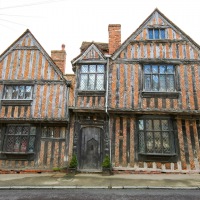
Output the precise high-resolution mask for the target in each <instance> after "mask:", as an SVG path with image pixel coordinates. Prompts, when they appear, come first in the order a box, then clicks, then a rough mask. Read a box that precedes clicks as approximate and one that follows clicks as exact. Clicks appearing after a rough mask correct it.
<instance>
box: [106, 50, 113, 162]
mask: <svg viewBox="0 0 200 200" xmlns="http://www.w3.org/2000/svg"><path fill="white" fill-rule="evenodd" d="M105 57H106V58H107V67H106V103H105V104H106V105H105V112H106V114H107V115H108V135H109V146H110V148H109V151H110V152H109V154H110V161H111V164H112V157H111V156H112V154H111V134H110V131H109V130H110V116H109V113H108V81H109V59H110V57H111V55H109V54H107V55H105Z"/></svg>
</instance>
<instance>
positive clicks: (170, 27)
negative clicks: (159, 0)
mask: <svg viewBox="0 0 200 200" xmlns="http://www.w3.org/2000/svg"><path fill="white" fill-rule="evenodd" d="M149 28H164V29H166V30H167V31H166V36H165V38H166V40H186V41H188V42H189V43H190V45H191V47H192V48H193V50H194V51H195V50H196V51H199V50H200V46H199V45H198V44H197V43H196V42H195V41H194V40H192V39H191V38H190V37H189V36H188V35H187V34H185V33H184V32H183V31H182V30H181V29H180V28H179V27H177V26H176V25H175V24H174V23H173V22H172V21H170V20H169V19H168V18H167V17H166V16H165V15H164V14H163V13H161V12H160V11H159V10H158V9H157V8H156V9H155V10H154V11H153V13H151V14H150V15H149V17H147V19H146V20H145V21H144V22H143V23H142V24H141V25H140V26H139V28H138V29H137V30H136V31H135V32H133V33H132V34H131V35H130V36H129V37H128V38H127V40H125V41H124V42H123V44H122V45H121V46H120V47H119V48H118V49H117V50H116V51H115V52H114V53H113V56H112V59H116V58H117V57H118V56H119V55H120V53H121V52H122V51H123V50H124V49H125V48H126V47H127V46H128V45H129V44H130V43H131V42H133V41H144V40H148V39H149V38H148V29H149Z"/></svg>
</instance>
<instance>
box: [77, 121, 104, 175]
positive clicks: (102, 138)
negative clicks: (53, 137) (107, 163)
mask: <svg viewBox="0 0 200 200" xmlns="http://www.w3.org/2000/svg"><path fill="white" fill-rule="evenodd" d="M89 127H93V128H99V129H100V163H102V161H103V156H104V135H105V132H104V129H103V126H99V125H81V127H80V129H79V133H78V149H77V150H78V151H77V158H78V163H79V164H78V169H79V170H80V171H88V172H89V171H98V170H102V168H101V166H100V168H99V169H82V166H81V145H82V141H81V140H82V134H83V129H84V128H89Z"/></svg>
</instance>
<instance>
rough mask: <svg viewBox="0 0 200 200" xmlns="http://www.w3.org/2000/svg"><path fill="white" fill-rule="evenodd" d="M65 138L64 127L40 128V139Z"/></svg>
mask: <svg viewBox="0 0 200 200" xmlns="http://www.w3.org/2000/svg"><path fill="white" fill-rule="evenodd" d="M65 136H66V131H65V127H53V126H48V127H43V128H42V137H45V138H62V139H64V138H65Z"/></svg>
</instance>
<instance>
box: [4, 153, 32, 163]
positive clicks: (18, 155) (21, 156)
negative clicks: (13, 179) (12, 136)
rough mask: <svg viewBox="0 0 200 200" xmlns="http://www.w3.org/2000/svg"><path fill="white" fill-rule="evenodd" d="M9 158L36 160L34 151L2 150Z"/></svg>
mask: <svg viewBox="0 0 200 200" xmlns="http://www.w3.org/2000/svg"><path fill="white" fill-rule="evenodd" d="M2 154H4V155H5V156H6V159H8V160H30V161H31V160H34V154H35V153H34V152H2Z"/></svg>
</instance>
